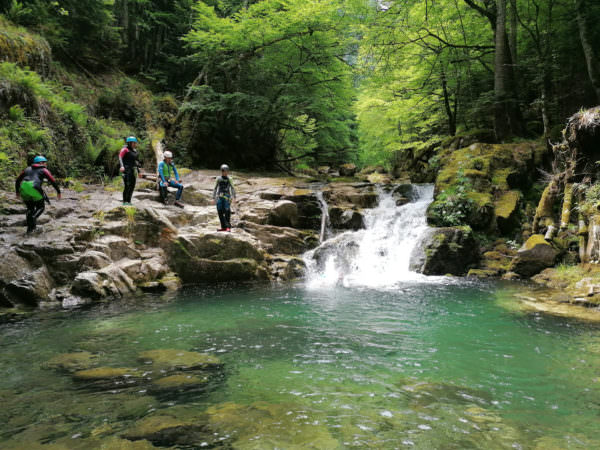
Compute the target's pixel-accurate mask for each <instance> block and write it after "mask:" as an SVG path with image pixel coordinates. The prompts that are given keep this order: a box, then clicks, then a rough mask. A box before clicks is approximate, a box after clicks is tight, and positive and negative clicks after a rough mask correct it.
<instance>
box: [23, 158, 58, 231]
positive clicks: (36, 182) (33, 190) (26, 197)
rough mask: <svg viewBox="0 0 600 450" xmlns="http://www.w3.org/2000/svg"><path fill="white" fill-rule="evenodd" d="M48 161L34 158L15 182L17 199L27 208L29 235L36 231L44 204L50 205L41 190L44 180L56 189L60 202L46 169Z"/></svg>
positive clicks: (56, 187) (54, 184)
mask: <svg viewBox="0 0 600 450" xmlns="http://www.w3.org/2000/svg"><path fill="white" fill-rule="evenodd" d="M47 163H48V160H47V159H46V158H44V157H43V156H36V157H35V158H34V159H33V164H31V166H29V167H27V168H26V169H25V170H24V171H23V172H21V175H19V176H18V177H17V180H16V181H15V191H16V193H17V198H19V197H20V198H21V200H23V202H24V203H25V206H27V214H26V219H27V234H31V233H33V232H34V231H35V230H36V227H37V219H38V218H39V217H40V216H41V215H42V214H43V212H44V209H45V205H44V202H48V203H50V200H49V199H48V196H47V195H46V193H45V192H44V190H43V189H42V184H43V183H44V180H48V182H50V184H52V186H53V187H54V189H56V193H57V194H58V199H59V200H60V198H61V195H60V188H59V187H58V184H56V180H55V179H54V177H53V176H52V174H51V173H50V171H49V170H48V169H47V168H46V165H47Z"/></svg>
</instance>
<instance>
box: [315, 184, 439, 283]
mask: <svg viewBox="0 0 600 450" xmlns="http://www.w3.org/2000/svg"><path fill="white" fill-rule="evenodd" d="M412 198H413V201H411V202H410V203H407V204H405V205H402V206H396V200H395V198H394V196H393V195H392V193H389V192H384V191H383V190H381V191H380V192H379V204H378V206H377V207H376V208H374V209H372V210H368V211H366V212H365V225H366V227H365V229H364V230H359V231H348V232H345V233H341V234H339V235H337V236H335V237H332V238H331V239H328V240H326V241H325V242H323V243H322V244H321V245H320V246H319V247H318V248H317V249H315V250H312V251H310V252H308V253H307V254H306V255H305V262H306V264H307V268H308V271H307V274H308V277H307V286H308V287H309V288H323V287H330V286H335V285H343V286H346V287H369V288H388V287H393V286H395V285H397V284H398V283H400V282H405V281H423V280H424V279H425V278H429V277H425V276H424V275H421V274H418V273H416V272H411V271H410V270H409V264H410V255H411V253H412V251H413V249H414V247H415V245H416V244H417V242H418V241H419V237H420V236H421V235H422V233H423V232H424V231H425V230H426V229H427V219H426V211H427V207H428V206H429V204H430V203H431V202H432V201H433V185H413V186H412ZM436 278H437V277H436Z"/></svg>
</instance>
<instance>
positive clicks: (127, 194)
mask: <svg viewBox="0 0 600 450" xmlns="http://www.w3.org/2000/svg"><path fill="white" fill-rule="evenodd" d="M125 142H126V146H125V147H123V148H122V149H121V152H120V153H119V164H120V165H121V175H122V176H123V206H127V205H131V197H133V191H134V190H135V183H136V173H135V172H136V170H137V168H139V167H141V166H142V165H141V164H140V162H139V160H138V156H139V155H138V152H137V150H136V148H137V144H138V140H137V138H136V137H135V136H129V137H128V138H127V139H125Z"/></svg>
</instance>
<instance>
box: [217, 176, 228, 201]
mask: <svg viewBox="0 0 600 450" xmlns="http://www.w3.org/2000/svg"><path fill="white" fill-rule="evenodd" d="M229 186H231V182H230V181H229V177H227V178H223V177H221V178H220V179H219V190H218V193H219V198H224V199H227V200H229V199H230V198H231V193H230V192H229Z"/></svg>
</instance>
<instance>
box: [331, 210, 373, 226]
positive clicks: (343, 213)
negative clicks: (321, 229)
mask: <svg viewBox="0 0 600 450" xmlns="http://www.w3.org/2000/svg"><path fill="white" fill-rule="evenodd" d="M329 222H330V224H331V226H332V227H333V228H335V229H336V230H360V229H362V228H364V227H365V221H364V217H363V215H362V214H361V213H360V212H358V211H355V210H352V209H344V208H339V207H337V206H334V207H332V208H329Z"/></svg>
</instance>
